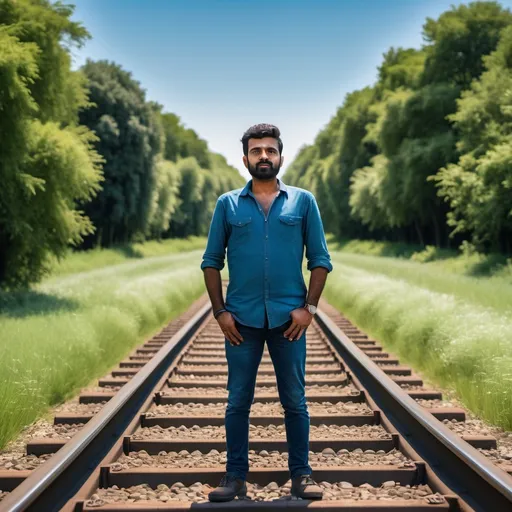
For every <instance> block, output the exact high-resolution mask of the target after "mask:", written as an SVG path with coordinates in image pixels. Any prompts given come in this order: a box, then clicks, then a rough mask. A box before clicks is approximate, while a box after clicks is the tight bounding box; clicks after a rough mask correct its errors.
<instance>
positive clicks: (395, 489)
mask: <svg viewBox="0 0 512 512" xmlns="http://www.w3.org/2000/svg"><path fill="white" fill-rule="evenodd" d="M318 484H319V485H320V486H321V487H322V488H323V490H324V496H323V499H324V501H325V500H343V501H348V500H354V501H363V500H366V501H368V500H383V501H384V500H386V501H389V500H420V501H423V502H425V503H444V498H442V496H440V495H437V494H433V493H432V490H431V489H430V487H428V485H418V486H410V485H405V486H404V485H399V484H398V483H397V482H394V481H392V480H391V481H389V482H384V484H383V485H382V486H380V487H373V486H372V485H370V484H363V485H361V486H358V487H354V486H353V485H352V484H351V483H349V482H335V483H330V482H318ZM290 488H291V481H288V482H287V483H286V484H284V485H283V486H279V485H278V484H277V483H276V482H270V483H269V484H267V485H266V486H260V485H257V484H251V483H247V498H248V499H251V500H253V501H273V500H288V499H291V496H290ZM212 489H213V488H212V487H211V486H209V485H206V484H202V483H201V482H196V483H195V484H193V485H191V486H190V487H186V486H185V485H183V484H182V483H181V482H176V483H174V484H172V485H171V486H167V485H165V484H160V485H159V486H158V487H157V488H156V489H152V488H151V487H150V486H149V485H146V484H142V485H136V486H133V487H128V488H126V489H125V488H119V487H117V486H112V487H109V488H107V489H97V490H96V492H95V494H93V495H92V496H91V499H90V500H88V501H87V502H86V505H87V506H89V507H91V506H92V507H94V506H98V507H100V506H102V505H105V504H111V503H121V502H125V503H135V502H140V501H158V502H163V503H166V502H173V501H185V502H195V503H206V502H207V501H208V493H209V492H210V491H211V490H212Z"/></svg>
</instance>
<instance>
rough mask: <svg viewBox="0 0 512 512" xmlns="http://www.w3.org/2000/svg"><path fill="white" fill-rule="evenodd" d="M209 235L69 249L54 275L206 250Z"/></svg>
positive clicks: (54, 268)
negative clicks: (79, 249) (83, 249)
mask: <svg viewBox="0 0 512 512" xmlns="http://www.w3.org/2000/svg"><path fill="white" fill-rule="evenodd" d="M205 245H206V238H204V237H199V236H190V237H188V238H171V239H166V240H162V241H156V240H152V241H150V242H144V243H140V244H139V243H137V244H135V243H134V244H129V245H122V246H118V247H114V248H112V249H101V248H98V249H92V250H90V251H76V252H73V251H70V252H69V254H68V256H67V257H66V258H65V259H63V260H61V261H60V262H57V261H55V262H54V265H53V269H52V275H53V276H55V275H66V274H75V273H77V272H84V271H86V270H94V269H96V268H100V267H107V266H109V265H118V264H119V263H124V262H126V261H128V260H131V259H142V258H150V257H152V256H166V255H168V254H173V253H179V252H186V251H193V250H196V249H203V248H204V247H205Z"/></svg>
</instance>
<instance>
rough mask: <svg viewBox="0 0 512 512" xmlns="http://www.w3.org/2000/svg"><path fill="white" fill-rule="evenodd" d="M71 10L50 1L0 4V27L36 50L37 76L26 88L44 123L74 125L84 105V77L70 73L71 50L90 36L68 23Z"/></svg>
mask: <svg viewBox="0 0 512 512" xmlns="http://www.w3.org/2000/svg"><path fill="white" fill-rule="evenodd" d="M73 10H74V7H73V6H70V5H64V4H62V3H61V2H50V1H49V0H2V2H0V27H2V26H3V27H2V28H3V29H4V30H6V32H7V33H8V34H9V35H10V36H13V37H15V38H16V39H17V40H18V41H19V42H21V43H30V44H31V45H32V47H33V48H37V50H38V51H36V52H34V63H35V66H36V69H37V76H36V77H32V79H31V80H30V83H29V84H28V89H29V91H30V95H31V97H32V98H33V100H34V102H35V103H36V104H37V105H38V114H37V116H38V118H39V119H40V120H41V121H43V122H45V121H50V120H51V121H57V122H60V123H64V124H70V123H76V121H77V115H78V110H79V109H80V108H81V107H83V106H84V105H85V104H86V102H87V96H86V89H85V87H84V85H85V80H84V77H83V75H82V74H81V73H80V72H76V71H71V56H70V49H71V48H72V46H78V47H80V46H82V45H83V44H84V42H85V41H86V40H87V39H88V38H89V37H90V36H89V33H88V32H87V30H86V29H85V28H84V27H83V26H82V24H81V23H78V22H75V21H71V20H70V17H71V15H72V14H73ZM3 50H4V49H3V45H2V51H3ZM2 81H3V80H2Z"/></svg>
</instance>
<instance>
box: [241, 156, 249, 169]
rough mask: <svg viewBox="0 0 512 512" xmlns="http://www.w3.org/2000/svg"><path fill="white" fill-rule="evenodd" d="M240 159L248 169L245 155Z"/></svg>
mask: <svg viewBox="0 0 512 512" xmlns="http://www.w3.org/2000/svg"><path fill="white" fill-rule="evenodd" d="M242 161H243V162H244V165H245V168H246V169H249V162H248V161H247V157H246V156H245V155H244V156H243V157H242Z"/></svg>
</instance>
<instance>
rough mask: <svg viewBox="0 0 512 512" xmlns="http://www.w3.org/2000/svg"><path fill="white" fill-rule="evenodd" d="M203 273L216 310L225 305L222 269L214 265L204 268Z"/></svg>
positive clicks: (213, 307)
mask: <svg viewBox="0 0 512 512" xmlns="http://www.w3.org/2000/svg"><path fill="white" fill-rule="evenodd" d="M203 274H204V282H205V284H206V289H207V290H208V295H209V296H210V302H211V303H212V309H213V311H214V312H215V311H217V310H219V309H222V308H223V307H224V299H223V297H222V279H221V277H220V270H218V269H216V268H213V267H207V268H205V269H204V270H203Z"/></svg>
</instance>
